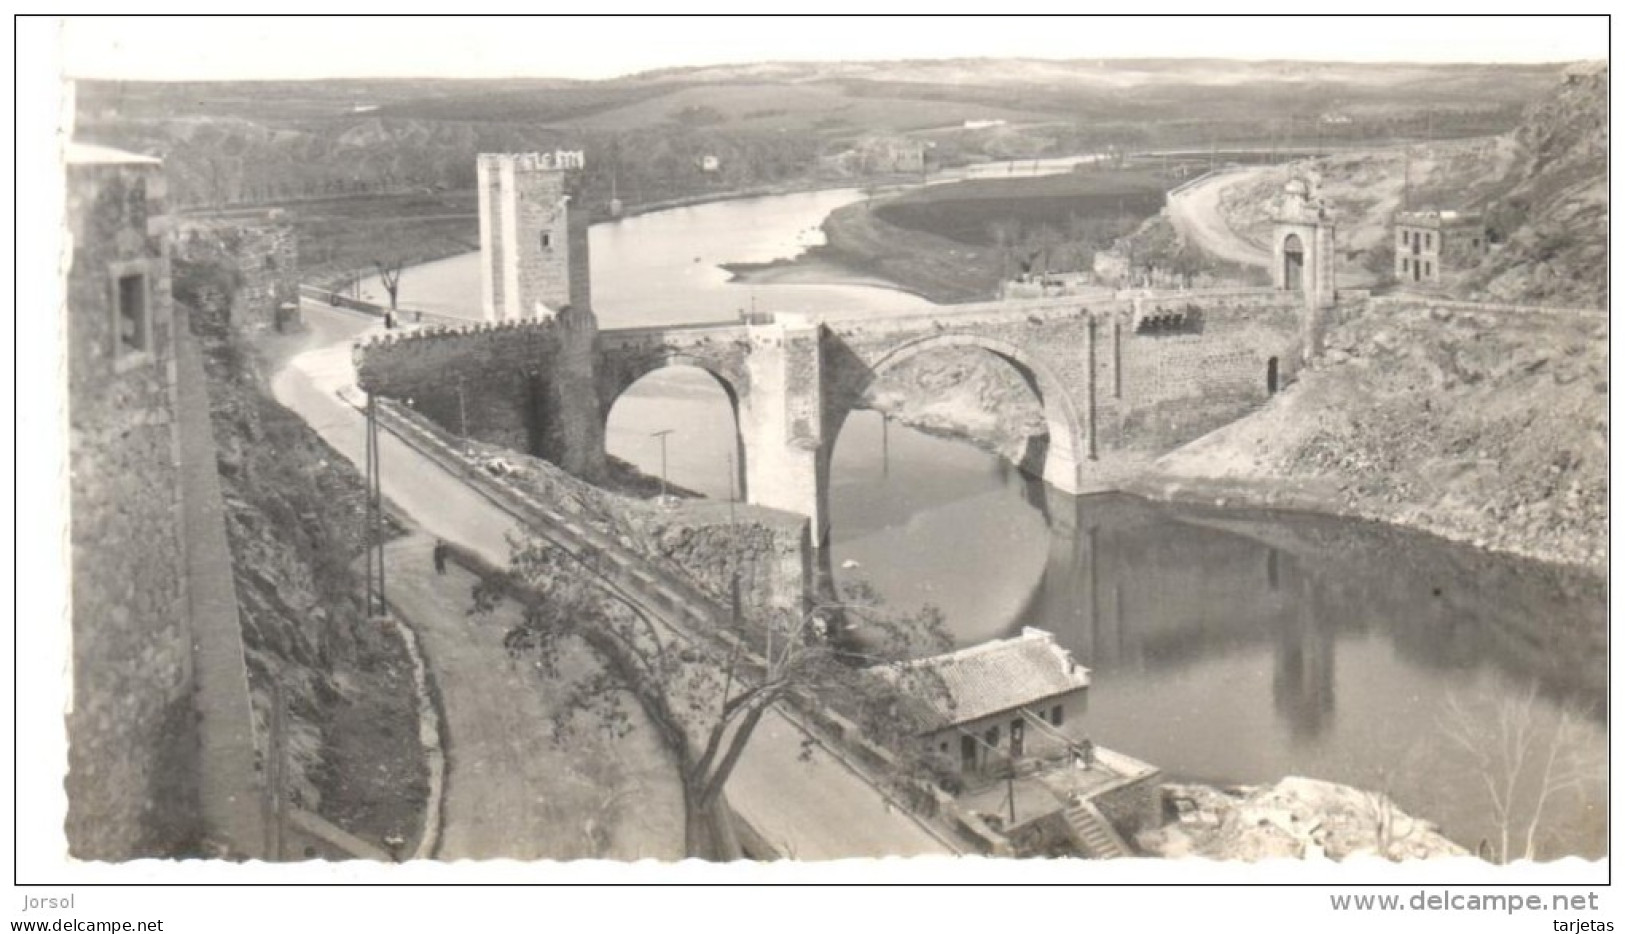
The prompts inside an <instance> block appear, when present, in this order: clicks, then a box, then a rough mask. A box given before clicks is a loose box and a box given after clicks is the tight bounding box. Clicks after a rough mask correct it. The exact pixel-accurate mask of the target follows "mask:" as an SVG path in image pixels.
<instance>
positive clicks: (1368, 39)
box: [62, 16, 1609, 79]
mask: <svg viewBox="0 0 1625 934" xmlns="http://www.w3.org/2000/svg"><path fill="white" fill-rule="evenodd" d="M1608 31H1609V27H1608V23H1607V20H1606V19H1605V18H1602V17H1585V18H1582V17H1410V18H1403V19H1397V20H1396V19H1394V18H1385V17H1350V18H1336V19H1328V18H1316V19H1307V20H1306V19H1300V18H1293V17H1260V18H1240V17H1215V18H1207V17H1194V16H1192V17H1177V18H1152V17H1110V18H1082V17H1040V18H1033V17H938V18H929V19H923V18H912V17H870V18H853V17H793V18H790V17H746V16H728V17H658V18H657V17H641V16H640V17H551V18H540V19H509V18H498V19H492V18H438V17H437V18H413V17H401V18H377V17H328V18H317V19H311V18H304V17H280V18H260V17H254V18H230V19H225V18H212V17H176V18H168V17H142V18H128V19H126V18H119V17H84V18H74V19H70V20H68V21H67V22H66V23H65V24H64V26H63V46H62V61H63V69H64V71H65V72H66V73H67V74H68V75H70V76H73V77H117V78H152V79H160V78H161V79H234V78H319V77H337V76H353V77H366V76H445V77H501V76H521V75H523V76H548V77H567V78H609V77H614V76H617V75H622V74H628V73H631V72H636V71H644V70H648V69H652V68H665V67H674V66H682V65H707V64H722V63H738V62H753V61H773V60H842V59H844V60H876V59H899V58H948V57H977V56H985V57H1006V56H1009V57H1029V58H1137V57H1170V58H1181V57H1220V58H1244V59H1279V58H1292V59H1307V60H1321V61H1429V62H1433V61H1480V62H1549V61H1568V60H1575V59H1588V58H1606V57H1607V55H1608Z"/></svg>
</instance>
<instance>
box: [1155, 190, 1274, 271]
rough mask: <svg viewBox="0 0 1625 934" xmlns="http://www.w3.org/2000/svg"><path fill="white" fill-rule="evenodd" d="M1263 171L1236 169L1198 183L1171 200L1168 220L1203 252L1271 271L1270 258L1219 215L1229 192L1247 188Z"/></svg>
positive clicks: (1169, 201) (1169, 200)
mask: <svg viewBox="0 0 1625 934" xmlns="http://www.w3.org/2000/svg"><path fill="white" fill-rule="evenodd" d="M1262 171H1263V169H1262V168H1249V169H1237V170H1235V171H1231V172H1226V173H1225V174H1223V175H1217V176H1214V177H1213V178H1210V179H1207V180H1206V181H1202V182H1199V183H1197V184H1195V185H1192V186H1190V187H1189V188H1186V189H1185V190H1184V191H1181V192H1179V193H1178V194H1176V195H1173V196H1172V197H1170V198H1169V199H1168V217H1169V219H1170V220H1172V221H1173V223H1174V226H1175V227H1176V228H1178V230H1179V232H1180V233H1181V234H1182V235H1183V236H1184V237H1185V239H1186V240H1187V241H1188V242H1190V243H1191V244H1193V245H1195V246H1196V247H1198V248H1200V249H1201V250H1202V251H1203V252H1205V253H1209V254H1211V255H1213V256H1215V257H1217V258H1219V259H1222V260H1226V261H1228V262H1232V263H1241V264H1243V265H1247V266H1263V267H1266V268H1268V266H1269V264H1270V254H1269V253H1267V252H1265V251H1264V250H1262V249H1260V248H1259V247H1258V246H1257V245H1256V244H1254V243H1253V242H1252V241H1250V240H1247V239H1245V238H1244V237H1242V236H1241V235H1240V234H1238V233H1236V232H1235V231H1234V230H1232V229H1231V228H1230V224H1229V223H1227V222H1226V221H1225V219H1224V216H1223V215H1222V214H1220V213H1219V198H1220V197H1221V196H1222V195H1223V194H1224V192H1225V191H1226V190H1228V189H1229V188H1231V187H1233V186H1235V185H1241V184H1245V183H1247V182H1250V181H1252V180H1253V178H1254V177H1255V176H1256V175H1258V174H1259V173H1260V172H1262Z"/></svg>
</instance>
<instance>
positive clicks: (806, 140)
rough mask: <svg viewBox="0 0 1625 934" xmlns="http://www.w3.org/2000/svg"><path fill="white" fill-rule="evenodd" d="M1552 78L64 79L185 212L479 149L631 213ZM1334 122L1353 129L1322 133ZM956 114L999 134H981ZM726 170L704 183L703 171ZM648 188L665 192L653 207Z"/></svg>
mask: <svg viewBox="0 0 1625 934" xmlns="http://www.w3.org/2000/svg"><path fill="white" fill-rule="evenodd" d="M1556 73H1557V66H1519V67H1503V66H1483V65H1428V66H1424V65H1404V66H1389V65H1382V66H1377V65H1332V64H1309V63H1293V62H1225V61H1213V60H1209V61H1190V62H1174V61H1106V62H1094V61H1090V62H1035V61H1021V60H966V61H944V62H869V63H814V64H757V65H729V66H716V67H712V68H704V69H688V70H677V71H669V72H658V73H650V74H644V75H636V76H631V77H628V78H622V79H617V80H613V81H595V82H583V81H561V80H552V79H513V80H506V81H497V80H479V81H454V80H432V79H410V80H409V79H397V80H375V81H362V80H339V81H310V82H216V83H207V82H178V83H163V82H111V81H84V82H79V83H78V84H77V86H76V104H77V126H76V133H77V135H78V136H80V137H81V138H83V139H85V140H87V141H91V142H101V143H108V144H111V145H116V146H121V147H123V148H126V149H133V150H137V151H140V152H143V153H147V154H151V155H159V156H162V157H164V158H165V159H166V160H167V161H168V162H169V163H170V166H171V171H172V173H173V175H174V180H173V181H172V183H171V184H172V187H171V192H170V196H171V200H172V201H173V202H174V203H177V204H180V205H183V206H208V207H220V206H224V205H234V204H245V203H256V204H260V203H273V202H282V201H288V200H291V199H300V198H308V197H315V196H334V195H340V194H358V193H369V192H386V191H396V192H398V191H402V190H408V189H411V188H414V187H419V188H421V187H428V188H466V187H470V186H471V185H472V184H473V154H474V153H476V152H480V151H486V152H492V151H503V150H509V151H511V150H524V149H551V148H553V147H555V146H564V147H569V148H584V149H586V150H587V152H588V170H587V172H586V174H585V176H584V178H583V181H582V188H583V190H584V191H586V192H590V193H591V196H590V198H589V200H590V201H591V202H592V203H594V204H601V203H604V202H607V200H608V198H609V192H610V189H611V187H612V176H613V178H614V184H615V185H616V186H617V188H618V193H619V195H620V197H621V198H622V199H623V200H627V199H630V200H631V201H634V202H643V201H653V200H661V199H663V198H670V197H679V196H686V195H692V194H694V193H697V192H704V191H715V190H726V189H728V188H729V187H736V188H737V187H743V186H750V185H755V184H761V183H764V182H775V181H783V180H786V179H790V178H808V177H811V176H813V175H816V174H817V168H818V159H819V156H820V155H827V154H830V153H833V152H838V151H840V150H842V149H843V148H845V147H847V146H849V145H851V144H852V143H853V141H855V140H857V139H859V138H861V137H863V136H865V135H869V134H873V133H876V132H905V133H910V134H915V135H919V136H920V137H921V138H922V139H929V141H930V142H932V143H934V144H935V146H934V149H933V151H932V154H931V159H932V161H933V162H934V163H935V164H937V165H953V164H959V163H963V162H970V161H977V160H980V159H984V158H994V159H996V158H1001V157H1004V156H1008V155H1011V154H1023V155H1041V154H1065V153H1076V152H1085V151H1100V150H1104V149H1109V148H1145V147H1149V146H1172V145H1181V144H1184V145H1201V146H1206V145H1208V144H1210V143H1213V142H1214V141H1215V140H1225V139H1240V140H1263V139H1274V140H1290V139H1294V138H1296V139H1299V140H1300V141H1301V140H1303V139H1304V138H1306V137H1307V136H1308V135H1310V134H1311V133H1315V134H1318V135H1319V136H1321V137H1325V138H1326V139H1327V140H1328V141H1335V140H1338V139H1346V140H1349V141H1353V140H1372V139H1389V138H1394V137H1410V136H1416V135H1420V134H1421V133H1422V131H1423V129H1424V127H1432V129H1433V130H1434V132H1436V133H1437V134H1439V135H1441V136H1464V135H1471V134H1474V133H1478V134H1483V133H1491V132H1499V131H1502V130H1505V129H1507V128H1508V127H1510V126H1511V124H1512V121H1513V119H1514V117H1515V115H1516V113H1517V111H1518V109H1519V108H1520V107H1522V106H1523V105H1524V104H1526V103H1527V102H1528V101H1530V100H1531V99H1533V97H1534V96H1535V95H1536V94H1537V93H1538V90H1539V88H1541V87H1543V86H1545V85H1547V84H1549V82H1550V81H1551V80H1552V79H1553V77H1554V76H1555V74H1556ZM1332 111H1336V112H1338V113H1340V114H1343V115H1345V116H1346V117H1348V119H1347V121H1346V122H1338V123H1335V124H1324V125H1322V126H1320V128H1319V129H1315V126H1316V121H1317V119H1318V118H1319V117H1320V116H1321V115H1323V114H1325V113H1328V112H1332ZM966 121H1004V124H1003V125H1002V126H997V127H992V128H988V129H983V130H977V129H966V128H965V127H964V123H965V122H966ZM704 155H714V156H717V157H718V163H719V171H717V172H706V171H704V170H703V169H702V168H701V165H700V157H702V156H704ZM656 192H659V193H656Z"/></svg>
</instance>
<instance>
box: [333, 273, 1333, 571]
mask: <svg viewBox="0 0 1625 934" xmlns="http://www.w3.org/2000/svg"><path fill="white" fill-rule="evenodd" d="M1302 315H1303V298H1302V296H1301V295H1299V294H1297V293H1294V292H1287V291H1275V290H1267V289H1266V290H1256V291H1252V292H1245V293H1241V292H1224V293H1215V294H1212V295H1206V294H1203V293H1199V292H1169V293H1138V294H1136V295H1133V296H1129V297H1124V298H1120V299H1114V300H1110V301H1106V302H1098V303H1094V304H1091V305H1089V306H1084V305H1081V304H1079V303H1078V302H1077V301H1076V300H1072V301H1067V300H1054V299H1052V300H1044V301H1036V302H1034V301H1019V302H994V303H989V304H987V305H980V306H956V307H954V308H952V309H943V310H942V311H940V312H936V313H931V314H922V315H910V316H901V317H893V318H885V319H874V318H850V319H827V320H822V321H811V320H802V319H797V318H794V317H793V316H787V315H780V316H779V317H778V319H777V320H775V321H773V322H771V323H766V324H759V325H758V324H749V325H726V326H716V327H702V326H689V327H673V328H635V329H626V330H617V331H604V332H600V333H597V334H596V335H595V341H594V347H595V348H596V349H595V351H594V353H593V354H592V355H591V357H590V362H591V366H590V370H589V372H591V373H592V374H593V375H592V379H591V381H590V382H589V381H586V380H583V379H582V378H581V377H579V376H575V377H571V376H567V375H565V372H566V371H565V369H564V364H563V363H562V362H561V361H562V359H563V358H564V357H566V356H567V355H568V353H567V351H566V349H565V348H566V346H567V344H570V345H572V346H575V345H574V342H573V341H570V340H569V339H568V334H567V328H568V324H567V322H568V320H569V319H568V316H565V317H564V318H561V319H560V321H557V322H554V323H551V324H545V323H537V324H517V325H507V326H497V327H492V328H485V329H470V330H467V331H441V332H433V333H428V334H425V335H423V336H416V337H410V338H402V339H396V340H394V341H386V342H380V343H377V344H371V345H368V346H366V347H364V348H361V350H360V352H359V357H358V366H359V369H360V372H361V373H362V386H363V388H366V389H367V390H368V391H377V392H380V393H383V394H385V395H388V396H392V397H394V398H399V399H412V400H413V404H414V407H415V408H417V409H418V411H420V412H423V413H424V414H426V415H428V416H429V417H431V418H434V419H435V420H436V421H437V422H439V423H440V424H441V425H443V426H445V427H446V428H448V429H449V430H452V431H459V430H462V429H463V426H464V424H465V423H466V426H467V428H466V430H467V433H468V434H470V435H472V436H474V437H477V438H480V439H482V440H488V441H492V442H495V443H499V444H507V445H509V446H514V447H519V448H521V449H524V450H527V451H529V452H532V453H537V454H539V455H540V456H543V457H547V458H548V459H550V460H554V461H555V462H556V463H560V464H561V465H563V466H566V468H567V469H572V470H574V468H571V467H570V466H569V460H568V458H569V457H570V456H572V451H571V448H572V445H573V444H574V443H575V442H574V441H572V440H571V437H572V436H570V435H569V434H567V433H566V430H565V429H566V427H567V426H569V425H570V424H571V423H572V422H576V423H578V424H576V426H575V428H576V434H575V435H574V437H577V438H579V437H584V436H586V435H587V434H588V432H587V430H586V429H585V428H584V427H583V426H581V425H579V421H580V419H581V418H582V414H581V410H582V408H583V406H582V399H583V398H586V399H590V404H591V409H592V411H593V412H594V413H595V414H594V416H593V419H594V422H595V430H596V432H597V434H596V441H595V443H596V444H597V445H599V446H600V449H601V444H602V440H601V439H602V430H603V424H604V422H605V421H607V419H608V415H609V412H610V409H611V408H612V407H613V406H614V403H615V400H616V399H618V398H619V396H620V394H621V393H622V392H624V391H625V390H626V389H627V388H628V387H630V386H631V385H632V384H633V383H635V382H636V381H637V380H638V379H639V378H640V377H642V376H644V375H645V374H647V373H649V372H651V371H652V370H655V369H659V368H661V367H664V366H675V365H688V366H695V367H699V368H700V369H702V370H704V371H706V372H707V373H709V374H710V375H711V376H712V377H713V378H715V379H716V380H717V382H718V383H719V384H720V385H721V386H722V388H723V390H724V392H725V393H726V394H727V396H728V398H729V400H730V402H731V403H732V404H733V407H734V411H735V416H736V420H737V426H738V431H739V438H740V455H741V456H740V464H741V473H742V481H743V491H744V495H745V498H746V499H747V501H749V502H751V503H754V504H757V505H763V506H770V507H773V508H776V509H785V510H790V511H793V512H797V513H800V514H802V515H806V516H809V517H811V518H813V519H814V520H815V521H814V533H813V534H814V541H815V543H818V542H821V541H822V540H823V537H824V535H825V534H826V533H827V531H828V529H827V518H826V517H827V497H828V473H829V459H830V456H831V454H832V452H833V450H834V445H835V440H836V438H837V437H838V435H839V432H840V426H841V425H842V423H843V422H844V421H845V419H846V416H847V414H848V413H849V412H851V411H852V410H853V409H854V408H857V407H859V406H861V405H863V404H864V393H865V391H866V390H867V388H868V387H869V385H870V384H871V383H872V382H873V381H874V380H875V378H876V377H877V376H878V374H880V373H883V372H885V371H886V370H888V369H889V368H891V367H894V366H897V365H898V364H900V363H901V362H903V361H904V360H907V359H910V358H912V357H914V356H917V355H919V354H922V353H929V352H931V351H933V350H936V349H941V348H949V347H966V346H969V347H975V348H978V349H980V350H983V351H986V352H988V353H990V354H993V355H994V356H997V357H999V358H1000V359H1003V360H1004V361H1006V362H1007V363H1009V364H1010V365H1011V366H1012V367H1014V368H1015V369H1016V371H1017V372H1018V373H1020V374H1021V375H1022V377H1023V378H1024V379H1025V380H1026V381H1027V383H1028V385H1029V386H1031V387H1032V388H1033V390H1034V392H1035V394H1036V395H1037V397H1038V398H1039V400H1040V401H1041V404H1042V407H1043V409H1044V413H1045V419H1046V422H1047V423H1048V429H1049V430H1048V434H1047V436H1046V437H1042V438H1040V439H1038V442H1037V444H1035V445H1034V446H1033V448H1034V450H1033V452H1032V455H1031V460H1032V463H1031V464H1030V465H1029V466H1030V467H1031V468H1032V469H1033V470H1034V471H1035V472H1038V473H1041V474H1042V475H1043V476H1044V478H1045V479H1046V480H1048V481H1049V482H1050V483H1051V484H1052V485H1054V486H1055V487H1057V488H1058V489H1060V490H1062V491H1064V492H1068V493H1086V492H1101V491H1105V490H1110V489H1114V488H1118V486H1119V484H1120V483H1121V482H1122V480H1124V479H1125V476H1124V472H1125V471H1127V470H1130V469H1132V468H1133V465H1134V464H1137V463H1143V462H1144V461H1145V460H1148V459H1150V458H1151V457H1154V456H1155V455H1157V454H1160V453H1163V452H1165V451H1167V450H1170V449H1172V448H1173V447H1175V446H1178V445H1179V444H1182V443H1184V442H1186V441H1190V440H1193V439H1194V438H1196V437H1198V436H1199V435H1201V434H1204V433H1206V432H1208V431H1211V430H1213V429H1215V428H1218V427H1220V426H1221V425H1224V424H1226V423H1227V422H1229V421H1231V420H1233V419H1235V418H1238V417H1240V416H1241V415H1244V414H1246V413H1247V412H1248V411H1251V409H1252V408H1254V407H1256V406H1257V405H1259V404H1260V403H1262V402H1263V401H1264V400H1265V399H1267V398H1268V396H1269V394H1270V392H1271V391H1273V389H1278V388H1279V387H1280V386H1281V385H1284V384H1285V382H1287V381H1289V380H1290V379H1291V378H1292V377H1293V376H1294V375H1295V373H1296V371H1297V368H1298V365H1299V359H1300V352H1299V351H1300V343H1299V342H1300V341H1301V339H1302V334H1301V319H1302ZM577 372H579V370H578V371H577ZM1272 379H1273V380H1274V382H1273V384H1272ZM459 386H461V387H463V396H462V401H461V404H460V405H459V401H458V395H457V387H459ZM566 399H568V400H569V401H568V403H566V402H565V400H566ZM549 400H551V401H549Z"/></svg>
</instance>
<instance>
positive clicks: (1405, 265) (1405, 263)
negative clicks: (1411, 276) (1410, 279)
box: [1399, 257, 1411, 272]
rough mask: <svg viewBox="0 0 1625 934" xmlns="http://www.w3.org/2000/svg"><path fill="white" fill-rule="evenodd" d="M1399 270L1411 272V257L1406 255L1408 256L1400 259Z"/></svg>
mask: <svg viewBox="0 0 1625 934" xmlns="http://www.w3.org/2000/svg"><path fill="white" fill-rule="evenodd" d="M1399 271H1400V272H1410V271H1411V261H1410V258H1409V257H1406V258H1404V259H1401V260H1400V261H1399Z"/></svg>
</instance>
